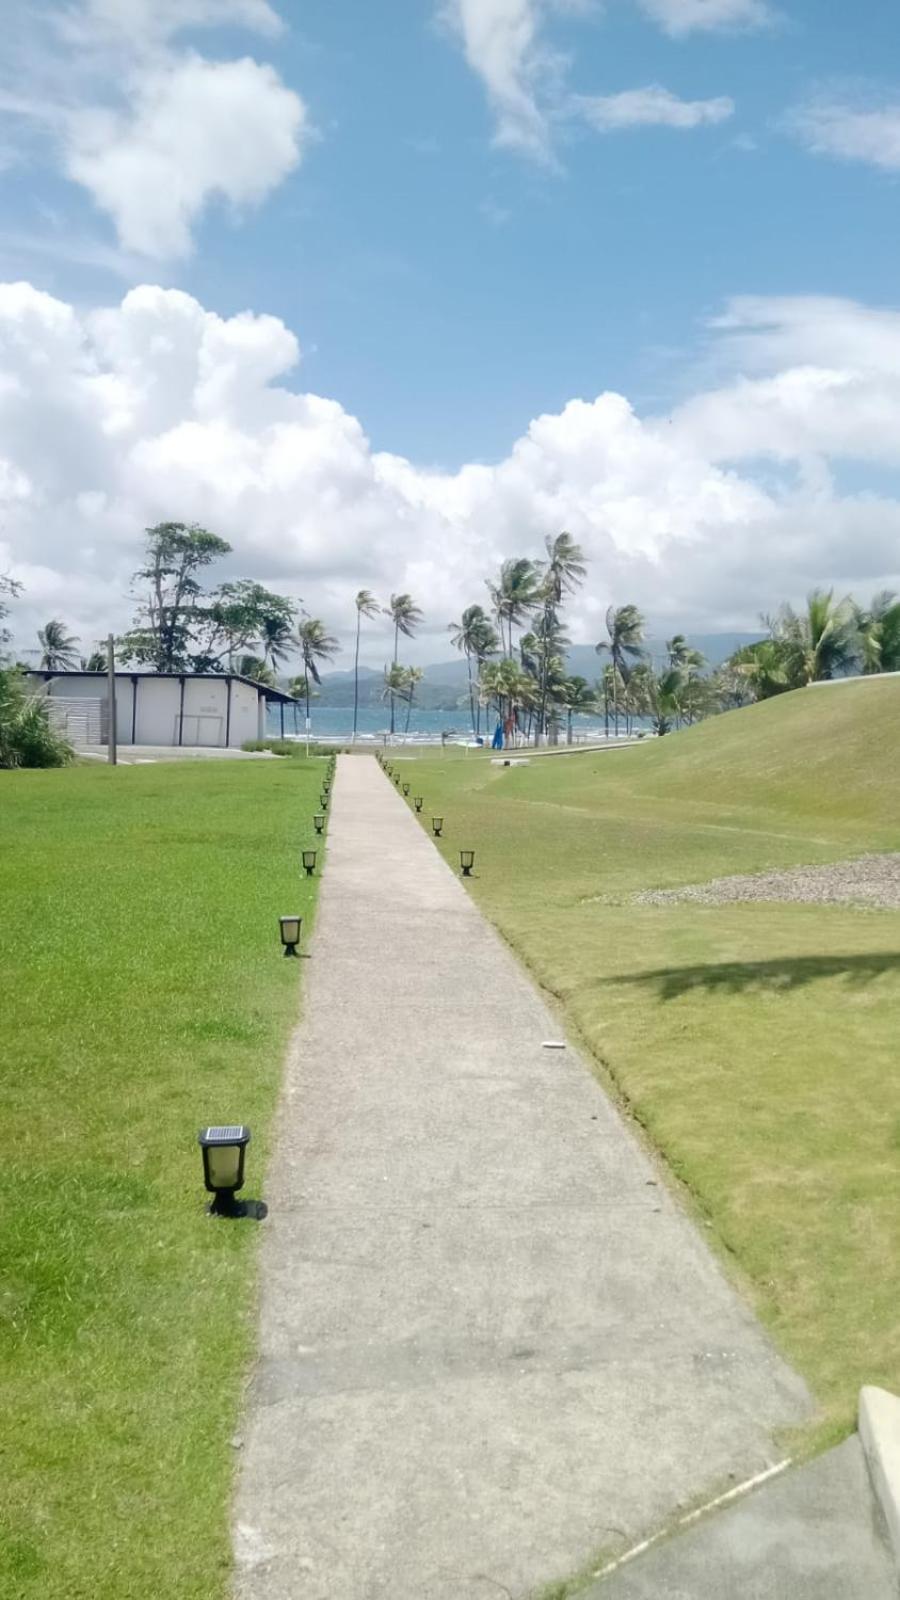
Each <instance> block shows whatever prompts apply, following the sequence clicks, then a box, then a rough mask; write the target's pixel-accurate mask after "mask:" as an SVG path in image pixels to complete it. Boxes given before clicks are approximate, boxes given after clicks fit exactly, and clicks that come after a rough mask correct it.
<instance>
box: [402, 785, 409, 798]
mask: <svg viewBox="0 0 900 1600" xmlns="http://www.w3.org/2000/svg"><path fill="white" fill-rule="evenodd" d="M403 793H404V796H408V795H409V784H408V783H405V784H404V785H403Z"/></svg>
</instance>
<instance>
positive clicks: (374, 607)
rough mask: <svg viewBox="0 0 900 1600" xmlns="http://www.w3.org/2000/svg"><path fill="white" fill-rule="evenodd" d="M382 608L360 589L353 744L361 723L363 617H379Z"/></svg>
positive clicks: (357, 614)
mask: <svg viewBox="0 0 900 1600" xmlns="http://www.w3.org/2000/svg"><path fill="white" fill-rule="evenodd" d="M380 610H381V607H380V605H379V604H378V601H377V600H376V599H375V596H374V595H373V594H372V593H370V591H369V590H368V589H360V591H359V593H358V594H357V596H356V654H355V655H354V657H353V742H354V743H355V742H356V728H357V723H358V721H359V638H360V634H361V632H362V619H363V617H377V615H378V613H379V612H380Z"/></svg>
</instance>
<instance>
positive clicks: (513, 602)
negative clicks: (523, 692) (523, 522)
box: [487, 556, 541, 656]
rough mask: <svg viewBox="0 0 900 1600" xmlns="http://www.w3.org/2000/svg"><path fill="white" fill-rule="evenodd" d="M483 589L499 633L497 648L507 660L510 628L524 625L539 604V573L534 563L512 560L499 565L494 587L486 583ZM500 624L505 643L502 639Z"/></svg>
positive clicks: (511, 629)
mask: <svg viewBox="0 0 900 1600" xmlns="http://www.w3.org/2000/svg"><path fill="white" fill-rule="evenodd" d="M487 587H488V593H489V594H490V597H491V604H492V606H493V608H494V615H495V616H496V618H497V626H498V628H499V629H500V645H501V648H502V649H505V650H506V653H507V655H509V656H511V655H512V653H513V638H512V631H513V626H517V627H518V626H521V624H522V623H523V622H525V621H527V619H528V618H529V617H530V616H531V614H532V612H534V611H535V610H536V609H537V606H538V604H539V603H540V592H541V569H540V567H539V566H538V565H537V563H536V562H534V561H528V560H527V559H526V558H525V557H524V556H513V557H511V558H510V560H509V561H504V562H503V565H502V566H501V568H500V575H499V578H498V579H497V581H496V582H495V583H494V582H491V581H490V580H489V581H488V586H487ZM504 623H506V629H507V639H504V637H503V624H504Z"/></svg>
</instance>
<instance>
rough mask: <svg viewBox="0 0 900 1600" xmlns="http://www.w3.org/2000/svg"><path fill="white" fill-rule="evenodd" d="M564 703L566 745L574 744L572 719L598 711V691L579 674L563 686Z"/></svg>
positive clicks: (564, 682)
mask: <svg viewBox="0 0 900 1600" xmlns="http://www.w3.org/2000/svg"><path fill="white" fill-rule="evenodd" d="M561 698H562V703H563V705H564V706H565V708H566V743H567V744H571V743H572V718H573V717H575V716H585V715H589V714H590V713H591V712H592V711H596V709H597V691H596V689H595V688H594V686H593V684H590V683H588V681H587V678H582V677H581V676H580V675H579V674H578V673H575V675H574V676H573V677H571V678H566V679H565V680H564V681H563V684H562V694H561Z"/></svg>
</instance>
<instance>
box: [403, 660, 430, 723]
mask: <svg viewBox="0 0 900 1600" xmlns="http://www.w3.org/2000/svg"><path fill="white" fill-rule="evenodd" d="M404 671H405V673H406V690H405V694H404V699H405V700H406V727H405V728H404V730H403V732H404V734H408V733H409V719H410V717H411V716H412V707H413V700H414V699H415V696H416V689H417V688H418V686H419V684H420V683H421V682H422V679H423V677H424V676H425V674H424V673H423V671H422V668H421V667H406V668H405V669H404Z"/></svg>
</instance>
